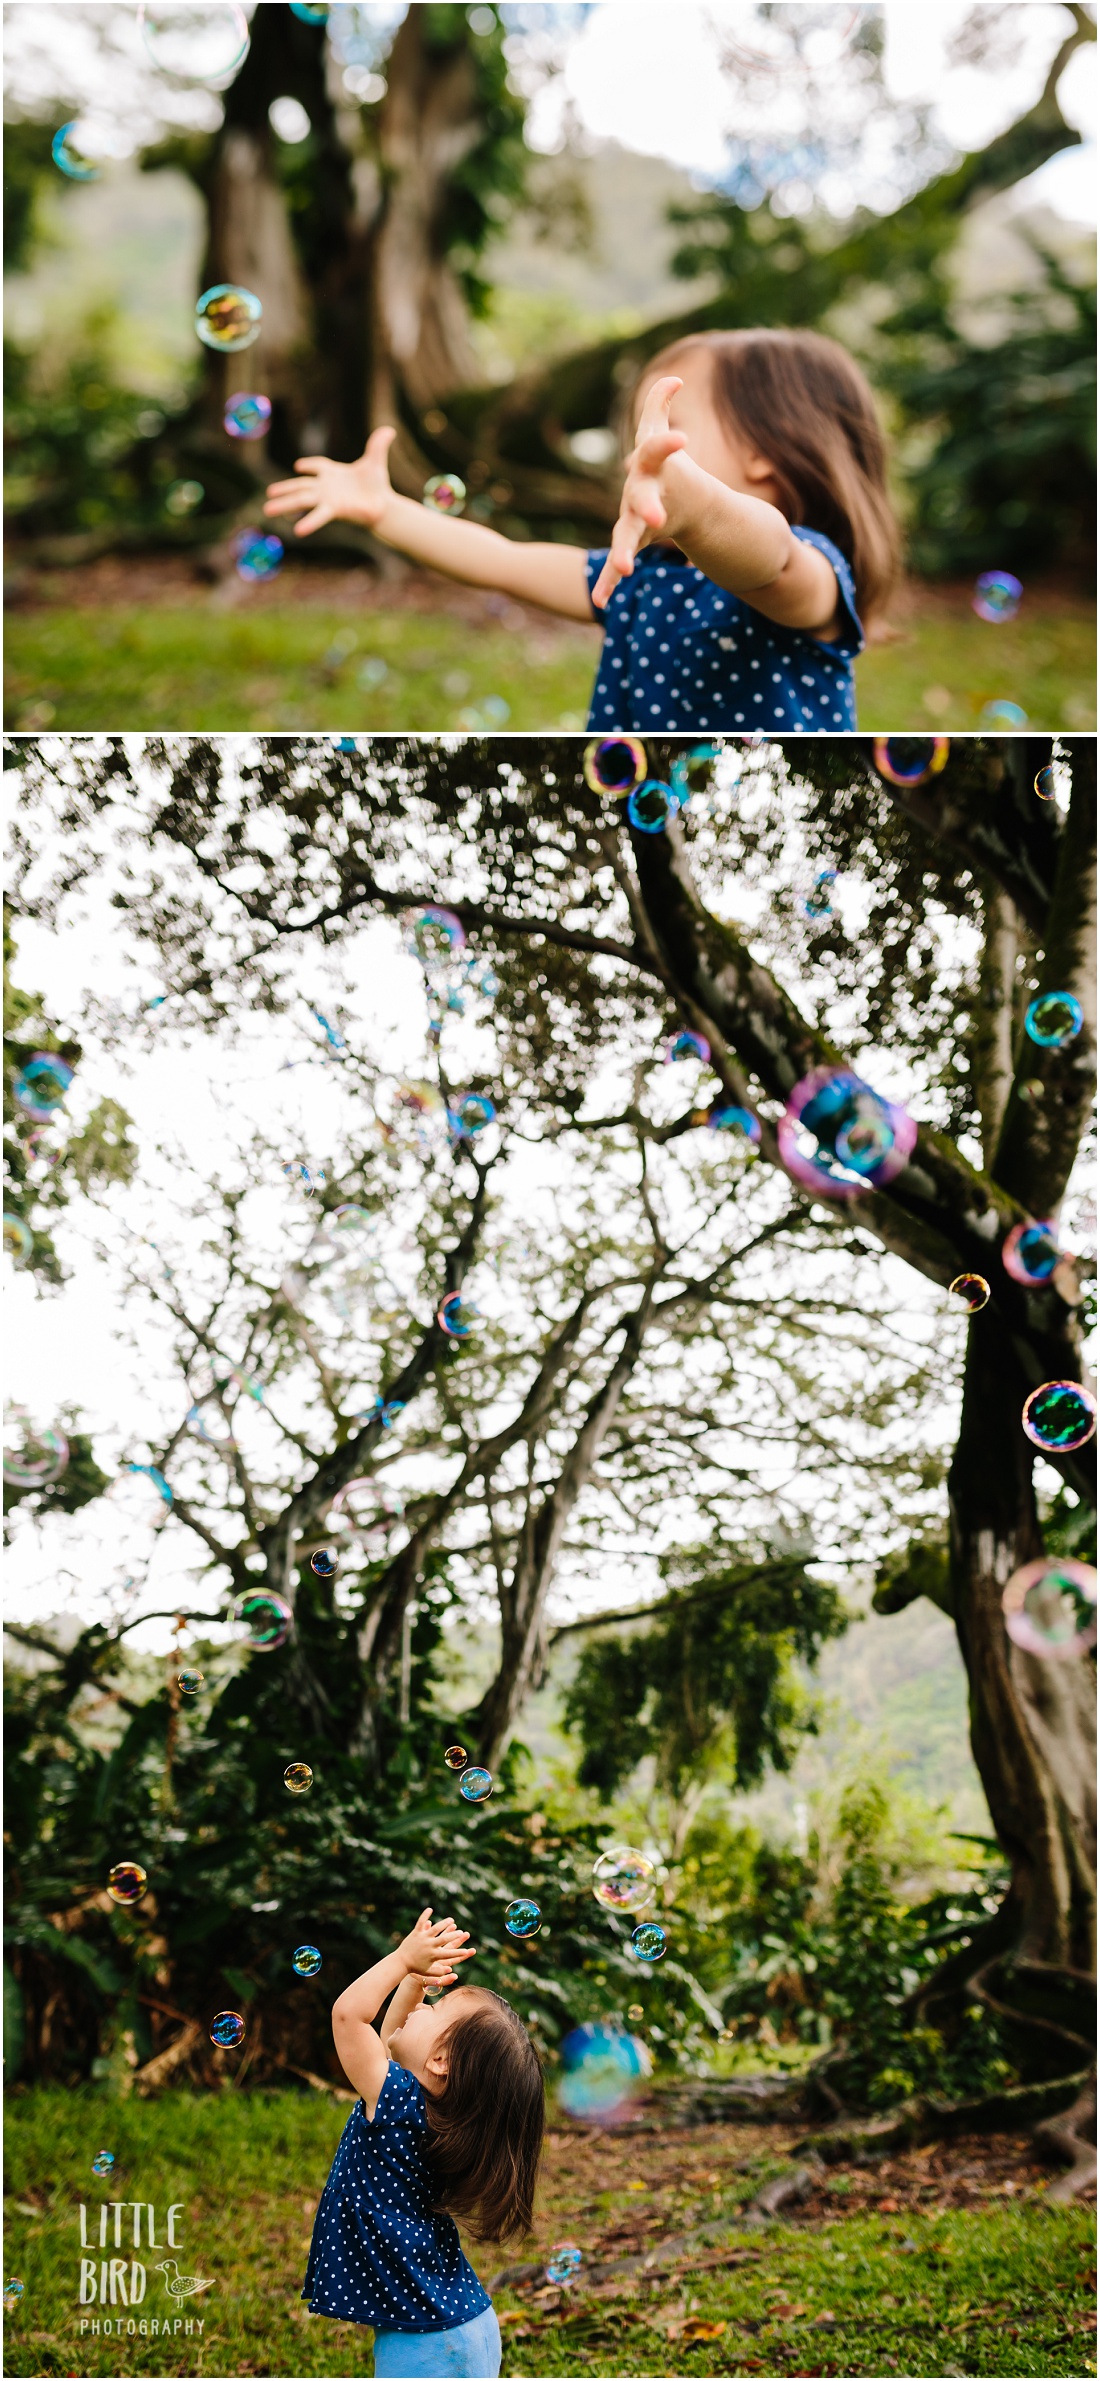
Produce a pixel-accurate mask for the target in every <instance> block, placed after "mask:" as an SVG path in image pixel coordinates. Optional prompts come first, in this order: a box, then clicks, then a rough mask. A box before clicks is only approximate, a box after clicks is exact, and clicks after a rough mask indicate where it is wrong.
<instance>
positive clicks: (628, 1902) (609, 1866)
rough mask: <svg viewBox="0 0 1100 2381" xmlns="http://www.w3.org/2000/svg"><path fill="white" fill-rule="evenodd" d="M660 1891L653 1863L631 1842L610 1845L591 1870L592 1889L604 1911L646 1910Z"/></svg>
mask: <svg viewBox="0 0 1100 2381" xmlns="http://www.w3.org/2000/svg"><path fill="white" fill-rule="evenodd" d="M656 1890H657V1886H656V1878H655V1875H654V1865H653V1862H652V1860H649V1859H647V1857H646V1855H645V1853H644V1852H637V1851H635V1849H634V1847H633V1845H632V1844H611V1845H610V1846H609V1847H608V1850H607V1851H606V1852H601V1853H600V1856H599V1859H598V1860H597V1861H596V1863H595V1865H594V1867H593V1870H592V1891H593V1893H594V1894H595V1896H596V1900H597V1901H598V1902H599V1903H600V1904H601V1905H602V1907H603V1908H604V1909H605V1910H644V1909H647V1908H648V1906H649V1904H650V1902H651V1901H652V1900H653V1896H654V1894H655V1892H656Z"/></svg>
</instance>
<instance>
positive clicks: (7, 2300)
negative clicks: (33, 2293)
mask: <svg viewBox="0 0 1100 2381" xmlns="http://www.w3.org/2000/svg"><path fill="white" fill-rule="evenodd" d="M24 2288H25V2284H24V2283H22V2282H21V2281H20V2279H19V2276H18V2274H13V2275H12V2278H11V2280H10V2282H5V2284H4V2312H5V2314H7V2315H11V2314H14V2312H15V2309H16V2307H17V2306H18V2304H19V2301H20V2299H21V2298H22V2296H23V2291H24Z"/></svg>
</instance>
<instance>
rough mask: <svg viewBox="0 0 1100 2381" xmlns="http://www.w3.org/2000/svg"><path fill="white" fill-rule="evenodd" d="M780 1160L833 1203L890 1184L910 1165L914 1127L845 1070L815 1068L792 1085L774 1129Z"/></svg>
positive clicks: (890, 1105)
mask: <svg viewBox="0 0 1100 2381" xmlns="http://www.w3.org/2000/svg"><path fill="white" fill-rule="evenodd" d="M776 1138H777V1141H778V1144H779V1155H780V1158H781V1160H782V1162H783V1164H784V1166H785V1167H786V1169H787V1172H788V1174H790V1175H791V1176H792V1177H793V1179H794V1180H795V1181H796V1182H801V1183H803V1184H804V1185H805V1186H806V1187H807V1188H808V1189H811V1190H814V1191H817V1192H819V1193H825V1194H827V1195H828V1196H829V1197H832V1198H853V1197H855V1195H856V1194H857V1192H859V1191H860V1190H862V1189H864V1188H865V1187H866V1185H867V1183H869V1182H870V1183H880V1182H890V1181H892V1180H893V1178H894V1176H895V1175H896V1174H900V1172H901V1170H902V1168H903V1166H905V1165H906V1164H907V1163H908V1160H909V1156H910V1153H911V1151H912V1149H913V1148H914V1146H915V1143H916V1139H917V1127H916V1125H915V1124H914V1122H913V1119H912V1117H911V1116H907V1115H906V1113H905V1110H904V1109H903V1108H899V1107H896V1106H895V1105H894V1103H893V1102H892V1101H890V1100H886V1099H883V1098H882V1097H881V1096H880V1094H879V1093H878V1092H876V1091H872V1089H871V1086H870V1084H869V1083H864V1082H863V1080H862V1078H861V1077H860V1076H859V1075H853V1074H851V1073H850V1072H849V1071H848V1069H847V1068H844V1067H815V1068H814V1070H813V1073H812V1074H809V1075H807V1076H806V1077H805V1078H804V1080H803V1081H802V1082H801V1083H799V1084H796V1086H795V1089H794V1090H793V1091H792V1093H791V1095H790V1097H789V1099H788V1101H787V1106H786V1109H785V1111H784V1113H783V1115H782V1116H781V1117H780V1119H779V1122H778V1125H777V1127H776Z"/></svg>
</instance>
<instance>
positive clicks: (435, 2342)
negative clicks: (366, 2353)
mask: <svg viewBox="0 0 1100 2381" xmlns="http://www.w3.org/2000/svg"><path fill="white" fill-rule="evenodd" d="M499 2371H500V2325H499V2323H498V2322H497V2319H496V2316H495V2315H494V2313H493V2310H492V2307H484V2308H483V2309H482V2312H481V2314H480V2315H475V2316H474V2318H473V2321H472V2323H458V2324H456V2325H455V2327H454V2330H453V2331H376V2332H375V2335H374V2372H375V2381H404V2377H405V2376H406V2375H407V2374H414V2375H416V2376H418V2381H496V2376H497V2374H498V2373H499Z"/></svg>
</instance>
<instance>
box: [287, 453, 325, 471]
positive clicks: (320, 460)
mask: <svg viewBox="0 0 1100 2381" xmlns="http://www.w3.org/2000/svg"><path fill="white" fill-rule="evenodd" d="M294 469H295V471H331V469H332V457H331V456H330V455H299V457H298V460H297V462H296V464H295V466H294Z"/></svg>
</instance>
